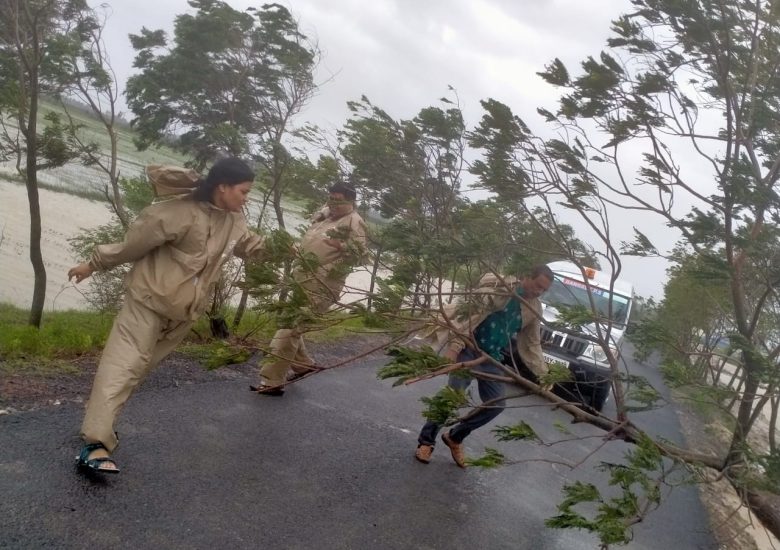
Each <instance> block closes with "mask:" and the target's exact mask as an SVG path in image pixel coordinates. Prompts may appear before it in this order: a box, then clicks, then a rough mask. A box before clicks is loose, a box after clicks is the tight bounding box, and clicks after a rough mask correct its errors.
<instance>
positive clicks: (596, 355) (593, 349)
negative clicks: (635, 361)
mask: <svg viewBox="0 0 780 550" xmlns="http://www.w3.org/2000/svg"><path fill="white" fill-rule="evenodd" d="M609 351H611V352H612V355H613V356H614V357H615V358H616V359H617V357H618V349H617V348H613V347H612V346H610V347H609ZM582 356H583V357H587V358H589V359H593V361H595V362H596V363H606V364H609V359H608V358H607V354H606V352H605V351H604V348H603V347H602V346H600V345H598V344H589V345H588V347H587V348H585V351H583V352H582Z"/></svg>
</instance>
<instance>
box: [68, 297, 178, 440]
mask: <svg viewBox="0 0 780 550" xmlns="http://www.w3.org/2000/svg"><path fill="white" fill-rule="evenodd" d="M192 324H193V322H192V321H173V320H171V319H167V318H166V317H164V316H163V315H160V314H159V313H157V312H156V311H154V310H151V309H149V308H148V307H146V306H145V305H143V304H142V303H141V302H139V301H138V300H136V299H134V298H132V297H131V296H130V295H129V294H128V295H126V296H125V303H124V305H123V306H122V309H121V310H120V312H119V314H118V315H117V317H116V319H115V320H114V326H113V327H112V328H111V333H110V334H109V336H108V341H106V346H105V348H104V349H103V356H102V357H101V359H100V364H99V365H98V370H97V373H96V374H95V380H94V382H93V383H92V393H91V394H90V397H89V402H88V403H87V411H86V414H85V416H84V423H83V424H82V425H81V437H82V438H83V439H84V441H85V442H87V443H98V442H99V443H102V444H103V445H104V446H105V447H106V449H107V450H108V451H109V452H113V451H114V449H116V447H117V445H118V444H119V440H118V439H117V435H116V433H115V432H114V424H115V422H116V419H117V416H118V415H119V412H120V411H121V410H122V407H123V406H124V404H125V403H126V402H127V400H128V399H129V398H130V395H132V393H133V391H134V390H135V388H136V387H137V386H138V384H140V383H141V381H143V379H144V378H145V377H146V375H147V374H148V373H149V372H150V371H151V370H152V368H154V367H155V366H157V364H158V363H159V362H160V361H161V360H162V359H163V358H164V357H165V356H166V355H168V354H169V353H171V352H172V351H173V350H174V349H175V348H176V346H177V345H178V344H179V343H180V342H181V341H182V340H183V339H184V337H185V336H186V335H187V333H188V332H189V330H190V328H191V327H192Z"/></svg>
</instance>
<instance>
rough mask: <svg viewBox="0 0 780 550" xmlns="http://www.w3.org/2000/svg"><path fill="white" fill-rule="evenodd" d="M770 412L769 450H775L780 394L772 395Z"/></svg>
mask: <svg viewBox="0 0 780 550" xmlns="http://www.w3.org/2000/svg"><path fill="white" fill-rule="evenodd" d="M771 403H772V413H771V414H770V416H769V451H770V452H772V453H775V452H777V409H778V407H780V394H775V395H773V396H772V401H771Z"/></svg>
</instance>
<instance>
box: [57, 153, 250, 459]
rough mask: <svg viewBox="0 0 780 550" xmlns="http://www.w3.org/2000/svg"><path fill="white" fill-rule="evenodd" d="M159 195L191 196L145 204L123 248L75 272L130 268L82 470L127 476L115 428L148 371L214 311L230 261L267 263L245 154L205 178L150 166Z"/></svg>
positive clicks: (101, 252) (95, 391)
mask: <svg viewBox="0 0 780 550" xmlns="http://www.w3.org/2000/svg"><path fill="white" fill-rule="evenodd" d="M147 175H148V176H149V180H150V181H151V182H152V184H153V185H154V187H155V192H156V193H157V195H158V196H162V195H170V194H181V193H186V195H185V196H182V197H179V198H173V199H170V200H166V201H163V202H158V203H155V204H152V205H151V206H149V207H147V208H145V209H144V210H143V211H142V212H141V214H140V215H139V216H138V218H137V219H136V220H135V221H134V222H133V224H132V225H131V226H130V228H129V229H128V230H127V234H126V235H125V239H124V242H122V243H116V244H105V245H100V246H97V247H95V249H94V252H93V254H92V258H91V259H90V260H89V261H88V262H84V263H82V264H80V265H77V266H75V267H73V268H71V269H70V270H69V271H68V278H69V279H70V278H75V279H76V282H77V283H78V282H81V281H82V280H84V279H86V278H87V277H89V276H90V275H91V274H92V273H93V272H95V271H104V270H108V269H111V268H113V267H115V266H118V265H120V264H124V263H132V264H133V267H132V269H131V270H130V272H129V273H128V275H127V277H126V279H125V290H126V292H125V299H124V304H123V306H122V309H121V311H120V312H119V314H118V315H117V317H116V319H115V320H114V325H113V327H112V329H111V333H110V334H109V336H108V340H107V341H106V345H105V348H104V349H103V355H102V357H101V359H100V364H99V366H98V370H97V373H96V374H95V380H94V382H93V385H92V393H91V395H90V398H89V402H88V404H87V411H86V414H85V416H84V422H83V424H82V427H81V434H82V438H83V439H84V442H85V445H84V447H83V448H82V451H81V455H80V456H79V466H81V467H83V468H85V469H90V470H93V471H98V472H107V473H116V472H119V468H117V466H116V463H115V461H114V460H113V459H112V458H111V457H110V453H112V452H113V451H114V449H116V447H117V445H118V444H119V440H118V438H117V435H116V433H115V432H114V423H115V422H116V419H117V416H118V414H119V412H120V410H121V409H122V407H123V406H124V404H125V402H126V401H127V400H128V399H129V397H130V395H131V394H132V393H133V391H134V390H135V388H136V387H137V386H138V384H140V383H141V381H142V380H143V379H144V377H145V376H146V375H147V373H148V372H149V371H150V370H151V369H152V368H153V367H155V366H156V365H157V364H158V363H159V362H160V361H161V360H162V359H163V358H164V357H165V356H166V355H168V354H169V353H171V352H172V351H173V350H174V348H175V347H176V346H177V345H178V344H179V342H181V340H182V339H183V338H184V337H185V336H186V335H187V333H188V332H189V330H190V327H192V324H193V323H194V322H195V321H196V320H197V319H198V317H200V315H201V314H202V313H203V311H204V310H205V308H206V306H207V299H208V297H209V296H210V295H211V293H212V291H213V288H214V285H215V284H216V282H217V279H218V278H219V276H220V273H221V270H222V266H223V265H224V264H225V262H227V261H228V260H229V259H230V257H231V255H233V254H235V255H236V256H239V257H241V258H250V257H251V258H261V257H262V255H263V254H264V246H263V244H264V241H263V238H262V237H261V236H259V235H256V234H254V233H252V232H251V231H249V229H248V228H247V226H246V220H245V219H244V215H243V213H242V208H243V205H244V203H245V202H246V200H247V197H248V194H249V190H250V188H251V186H252V181H253V180H254V173H253V172H252V170H251V169H250V168H249V166H248V165H247V164H246V163H244V162H243V161H241V160H240V159H237V158H226V159H222V160H220V161H217V162H216V163H215V164H214V166H213V167H212V168H211V170H210V171H209V173H208V176H207V177H206V178H205V179H202V180H201V179H199V178H198V175H197V174H195V173H194V172H192V171H188V170H183V169H179V168H176V167H164V166H150V167H149V168H147Z"/></svg>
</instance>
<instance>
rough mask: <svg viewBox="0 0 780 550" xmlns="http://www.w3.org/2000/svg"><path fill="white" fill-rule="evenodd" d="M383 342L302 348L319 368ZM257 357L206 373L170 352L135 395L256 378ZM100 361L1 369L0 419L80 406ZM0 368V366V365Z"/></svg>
mask: <svg viewBox="0 0 780 550" xmlns="http://www.w3.org/2000/svg"><path fill="white" fill-rule="evenodd" d="M386 340H387V338H386V337H384V336H378V335H373V334H355V335H353V336H350V337H348V338H342V339H339V340H336V341H330V342H311V343H309V342H307V345H306V347H307V349H308V350H309V351H310V353H311V355H312V357H314V359H315V360H316V361H317V363H318V364H319V365H322V366H325V367H332V366H335V367H336V368H338V366H340V365H344V364H349V363H345V362H346V361H348V360H349V359H351V358H355V357H359V358H374V357H380V356H382V354H383V352H382V351H381V349H380V350H378V351H375V350H376V349H377V348H379V347H381V346H382V344H383V343H384V342H385V341H386ZM261 358H262V353H259V352H258V353H255V354H254V355H253V356H252V357H250V358H249V359H248V360H247V361H246V362H244V363H239V364H234V365H228V366H225V367H221V368H219V369H214V370H209V369H206V368H205V367H203V366H202V365H201V364H200V363H199V362H198V361H196V360H195V359H193V358H191V357H189V356H187V355H184V354H181V353H178V352H176V353H172V354H171V355H170V356H168V357H167V358H165V360H164V361H163V362H162V363H160V366H159V367H157V368H156V369H154V370H153V371H152V372H151V373H150V374H149V376H148V377H147V378H146V380H145V381H144V383H143V385H142V386H141V388H140V390H139V391H144V390H147V389H152V388H156V389H161V388H166V387H175V386H179V385H182V384H198V383H203V382H211V381H215V380H247V382H248V383H249V382H250V381H251V382H256V381H257V379H258V368H257V363H258V361H259V360H260V359H261ZM98 360H99V357H85V358H81V359H77V360H74V361H71V362H69V363H68V365H67V367H68V368H67V369H63V370H62V371H58V370H57V369H46V370H44V371H39V370H26V369H25V370H22V371H18V370H17V369H2V368H0V414H2V413H6V414H7V413H10V412H13V411H17V410H32V409H36V408H40V407H44V406H49V405H59V404H62V403H66V402H74V403H83V402H84V401H85V400H86V399H87V398H88V397H89V392H90V390H91V388H92V379H93V377H94V376H95V371H96V370H97V362H98ZM0 365H2V362H0Z"/></svg>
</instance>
